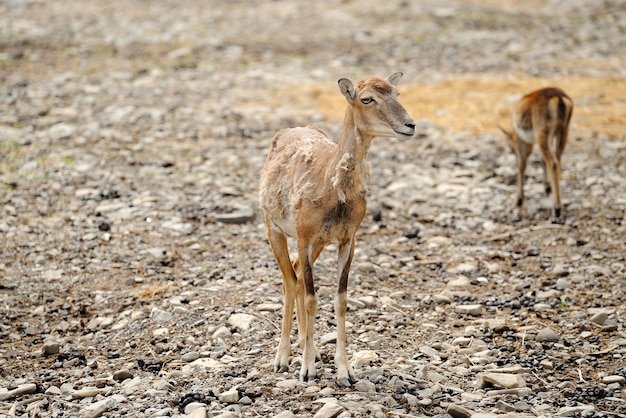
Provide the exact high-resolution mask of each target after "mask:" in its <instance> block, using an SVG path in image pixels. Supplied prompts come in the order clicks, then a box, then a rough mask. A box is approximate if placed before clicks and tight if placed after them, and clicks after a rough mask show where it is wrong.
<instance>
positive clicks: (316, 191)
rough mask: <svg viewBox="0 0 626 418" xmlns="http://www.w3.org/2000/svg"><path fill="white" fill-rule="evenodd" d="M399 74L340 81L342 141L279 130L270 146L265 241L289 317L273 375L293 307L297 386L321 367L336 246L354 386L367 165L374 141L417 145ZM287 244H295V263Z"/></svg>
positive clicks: (282, 364)
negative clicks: (358, 254)
mask: <svg viewBox="0 0 626 418" xmlns="http://www.w3.org/2000/svg"><path fill="white" fill-rule="evenodd" d="M401 77H402V73H401V72H396V73H394V74H392V75H390V76H389V77H388V78H386V79H382V78H378V77H371V78H368V79H366V80H362V81H360V82H358V83H357V85H356V87H355V86H354V85H353V83H352V82H351V81H350V80H349V79H347V78H341V79H340V80H339V81H338V84H339V90H340V92H341V94H342V95H343V96H344V97H345V99H346V101H347V102H348V106H347V109H346V112H345V116H344V121H343V128H342V131H341V134H340V137H339V139H338V141H337V142H336V143H335V142H333V141H332V140H331V139H330V137H329V136H328V135H327V134H326V133H325V132H324V131H323V130H322V129H319V128H317V127H312V126H307V127H295V128H287V129H283V130H280V131H279V132H278V133H276V135H275V136H274V137H273V139H272V144H271V147H270V150H269V153H268V155H267V159H266V161H265V164H264V166H263V168H262V169H261V173H260V182H259V198H260V207H261V209H262V210H263V212H264V215H265V224H266V228H267V238H268V241H269V245H270V247H271V249H272V252H273V254H274V256H275V258H276V261H277V262H278V267H279V269H280V271H281V274H282V290H283V311H282V327H281V333H280V342H279V344H278V348H277V350H276V357H275V360H274V371H275V372H287V371H288V369H289V356H290V354H291V345H290V334H291V329H292V326H293V311H294V301H295V305H296V321H297V324H298V342H297V345H298V346H299V347H300V348H301V349H302V364H301V367H300V374H299V378H300V380H301V381H311V380H313V379H314V378H315V376H316V371H315V362H316V360H319V359H320V356H319V353H318V351H317V349H316V347H315V343H314V341H313V331H314V326H315V315H316V312H317V307H318V301H317V296H316V293H315V285H314V271H313V265H314V263H315V261H316V260H317V258H318V257H319V255H320V254H321V252H322V251H323V249H324V248H325V247H326V246H327V245H329V244H337V259H338V263H337V265H338V286H337V293H336V295H335V301H334V310H335V317H336V323H337V324H336V327H337V342H336V347H335V366H336V371H337V382H338V383H339V384H340V385H342V386H345V387H349V386H351V384H353V383H356V381H357V379H356V376H355V373H354V370H353V368H352V366H351V365H350V364H349V363H348V359H347V353H346V345H347V341H346V311H347V288H348V276H349V273H350V266H351V263H352V259H353V257H354V249H355V243H356V240H355V234H356V232H357V230H358V228H359V226H360V225H361V222H362V221H363V218H364V216H365V213H366V205H367V203H366V197H367V186H366V183H365V182H366V180H367V177H368V175H369V163H368V162H367V161H366V160H365V159H366V156H367V153H368V150H369V148H370V144H371V142H372V140H373V138H375V137H398V138H401V137H412V136H413V135H414V133H415V122H414V121H413V119H412V118H411V116H409V114H408V113H407V111H406V110H405V109H404V107H403V106H402V105H401V104H400V103H399V101H398V91H397V87H396V86H397V83H398V81H399V80H400V78H401ZM287 238H292V239H295V240H296V245H297V257H296V258H295V261H293V263H292V262H291V259H290V255H289V250H288V242H287Z"/></svg>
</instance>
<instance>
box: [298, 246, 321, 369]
mask: <svg viewBox="0 0 626 418" xmlns="http://www.w3.org/2000/svg"><path fill="white" fill-rule="evenodd" d="M309 238H310V234H307V233H304V234H298V260H299V261H298V267H299V269H298V270H299V273H300V274H299V276H300V280H301V281H302V282H303V284H302V285H303V287H304V292H303V293H304V295H303V303H302V305H303V307H304V309H302V311H303V312H302V314H303V316H304V317H300V318H299V321H300V322H301V323H302V324H303V325H304V327H303V330H304V349H303V351H302V367H301V368H300V380H302V381H307V380H312V379H313V378H315V357H316V354H317V349H316V348H315V342H314V341H313V330H314V328H315V314H316V313H317V296H316V295H315V286H314V283H313V262H312V259H313V255H314V248H313V246H312V244H311V243H310V242H309V241H310V239H309ZM302 285H301V286H302Z"/></svg>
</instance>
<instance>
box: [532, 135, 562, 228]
mask: <svg viewBox="0 0 626 418" xmlns="http://www.w3.org/2000/svg"><path fill="white" fill-rule="evenodd" d="M552 135H556V133H552ZM537 139H538V141H537V142H538V143H539V149H540V150H541V155H542V157H543V161H544V164H545V166H546V173H547V175H548V176H547V177H548V181H549V183H550V187H551V188H552V192H553V193H552V216H553V217H555V218H560V217H561V188H560V186H559V181H560V173H561V163H560V161H559V158H558V151H557V150H558V146H557V147H554V148H555V152H554V153H553V151H552V148H553V147H551V146H550V139H551V137H550V132H548V131H546V130H542V131H541V132H539V133H538V138H537ZM554 139H557V140H558V136H557V137H555V138H554ZM559 142H560V141H559ZM555 154H556V155H555Z"/></svg>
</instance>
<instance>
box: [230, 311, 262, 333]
mask: <svg viewBox="0 0 626 418" xmlns="http://www.w3.org/2000/svg"><path fill="white" fill-rule="evenodd" d="M255 320H256V317H254V316H253V315H249V314H246V313H235V314H232V315H231V316H230V317H229V318H228V324H229V325H231V326H233V327H235V328H238V329H239V330H241V331H247V330H249V329H250V325H251V324H252V322H253V321H255Z"/></svg>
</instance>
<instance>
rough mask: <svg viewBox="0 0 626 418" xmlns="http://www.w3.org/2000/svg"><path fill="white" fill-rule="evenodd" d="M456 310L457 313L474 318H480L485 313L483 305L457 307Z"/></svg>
mask: <svg viewBox="0 0 626 418" xmlns="http://www.w3.org/2000/svg"><path fill="white" fill-rule="evenodd" d="M454 310H455V311H456V313H459V314H464V315H472V316H480V315H482V313H483V305H479V304H472V305H457V306H456V307H455V308H454Z"/></svg>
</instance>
